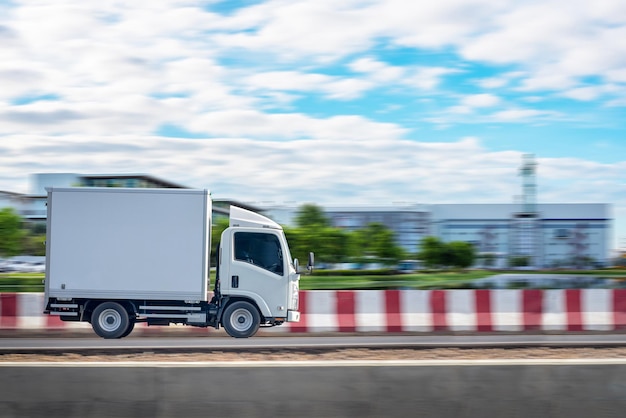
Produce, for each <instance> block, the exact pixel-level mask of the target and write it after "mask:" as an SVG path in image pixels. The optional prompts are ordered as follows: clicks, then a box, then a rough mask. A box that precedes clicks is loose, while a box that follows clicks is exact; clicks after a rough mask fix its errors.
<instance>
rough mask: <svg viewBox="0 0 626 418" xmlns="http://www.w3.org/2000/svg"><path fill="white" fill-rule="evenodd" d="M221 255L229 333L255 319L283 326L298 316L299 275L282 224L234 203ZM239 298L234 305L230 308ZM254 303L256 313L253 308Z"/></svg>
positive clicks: (220, 288) (221, 295) (221, 283)
mask: <svg viewBox="0 0 626 418" xmlns="http://www.w3.org/2000/svg"><path fill="white" fill-rule="evenodd" d="M217 255H218V260H217V263H218V266H217V273H216V276H217V277H216V281H217V283H218V285H217V286H216V294H218V295H219V298H220V299H221V300H222V301H223V302H222V303H223V304H225V306H226V308H225V309H224V310H223V314H222V318H221V323H222V325H223V326H224V328H225V329H226V331H227V332H228V333H229V334H230V335H233V334H236V335H235V336H239V334H241V335H242V336H243V335H245V334H247V333H249V332H252V329H253V328H254V327H257V328H258V325H256V323H257V322H258V323H259V325H280V324H282V323H283V322H285V321H289V322H291V321H298V320H299V318H300V313H299V312H298V291H299V280H300V274H299V273H298V272H297V271H296V265H295V263H294V261H293V259H292V257H291V253H290V252H289V246H288V244H287V239H286V238H285V234H284V232H283V229H282V227H281V226H280V225H278V224H277V223H275V222H274V221H272V220H270V219H268V218H265V217H264V216H261V215H258V214H256V213H253V212H249V211H246V210H244V209H241V208H238V207H235V206H231V209H230V223H229V228H227V229H226V230H225V231H224V232H223V233H222V237H221V242H220V247H219V249H218V252H217ZM236 302H239V303H237V305H236V308H234V309H232V308H231V309H228V308H229V306H232V304H234V303H236ZM250 306H254V307H256V309H257V311H258V312H250V311H249V310H248V309H247V308H248V307H250ZM256 313H258V315H259V317H260V318H259V319H258V320H257V318H256ZM250 328H252V329H250Z"/></svg>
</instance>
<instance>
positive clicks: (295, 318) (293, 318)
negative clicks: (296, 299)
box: [287, 311, 300, 322]
mask: <svg viewBox="0 0 626 418" xmlns="http://www.w3.org/2000/svg"><path fill="white" fill-rule="evenodd" d="M287 322H300V312H298V311H287Z"/></svg>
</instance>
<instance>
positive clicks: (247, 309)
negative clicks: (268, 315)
mask: <svg viewBox="0 0 626 418" xmlns="http://www.w3.org/2000/svg"><path fill="white" fill-rule="evenodd" d="M260 325H261V315H260V314H259V311H258V310H257V309H256V307H255V306H254V305H252V304H251V303H250V302H245V301H238V302H233V303H231V304H230V305H228V306H227V307H226V309H225V310H224V315H222V326H223V327H224V329H225V330H226V332H227V333H228V335H230V336H231V337H235V338H248V337H252V336H253V335H254V334H256V332H257V331H258V330H259V326H260Z"/></svg>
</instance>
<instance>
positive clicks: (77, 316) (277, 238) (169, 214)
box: [44, 187, 313, 338]
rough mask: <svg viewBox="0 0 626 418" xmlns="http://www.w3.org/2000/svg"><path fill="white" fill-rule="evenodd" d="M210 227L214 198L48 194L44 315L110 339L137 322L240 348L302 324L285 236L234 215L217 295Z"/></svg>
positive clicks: (119, 192) (80, 191) (233, 211)
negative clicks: (260, 333) (216, 332)
mask: <svg viewBox="0 0 626 418" xmlns="http://www.w3.org/2000/svg"><path fill="white" fill-rule="evenodd" d="M211 219H212V200H211V196H210V193H209V192H208V191H207V190H195V189H128V188H96V187H77V188H49V189H48V225H47V226H48V229H47V237H46V239H47V244H46V278H45V300H46V307H45V311H44V313H46V314H49V315H58V316H59V317H60V318H61V319H62V320H63V321H85V322H89V323H91V325H92V327H93V330H94V331H95V332H96V334H98V335H99V336H100V337H103V338H122V337H125V336H127V335H128V334H130V332H131V331H132V330H133V327H134V326H135V324H136V323H137V322H145V323H147V324H148V325H170V324H172V323H177V324H184V325H191V326H198V327H214V328H216V329H217V328H219V327H220V326H223V327H224V329H225V330H226V332H227V333H228V334H229V335H231V336H233V337H237V338H246V337H250V336H252V335H254V334H255V333H256V332H257V330H258V329H259V327H260V326H275V325H281V324H283V323H284V322H298V321H299V319H300V312H299V311H298V290H299V280H300V274H299V272H298V261H297V260H292V258H291V254H290V252H289V246H288V245H287V240H286V238H285V234H284V232H283V229H282V227H281V226H280V225H278V224H277V223H276V222H274V221H272V220H271V219H268V218H266V217H264V216H262V215H259V214H257V213H254V212H251V211H248V210H245V209H242V208H239V207H236V206H231V207H230V220H229V227H228V228H227V229H226V230H225V231H224V232H223V233H222V236H221V241H220V244H219V248H218V249H217V261H216V278H215V283H214V289H213V291H212V292H211V291H210V288H209V272H210V254H211V250H210V246H211ZM312 268H313V254H312V253H311V254H310V255H309V269H312Z"/></svg>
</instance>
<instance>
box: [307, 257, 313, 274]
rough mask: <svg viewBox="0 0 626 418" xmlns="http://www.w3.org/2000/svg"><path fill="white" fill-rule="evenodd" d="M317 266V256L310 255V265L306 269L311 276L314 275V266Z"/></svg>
mask: <svg viewBox="0 0 626 418" xmlns="http://www.w3.org/2000/svg"><path fill="white" fill-rule="evenodd" d="M314 265H315V254H314V253H313V252H310V253H309V263H308V264H307V266H306V268H307V270H309V274H312V273H313V266H314Z"/></svg>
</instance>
